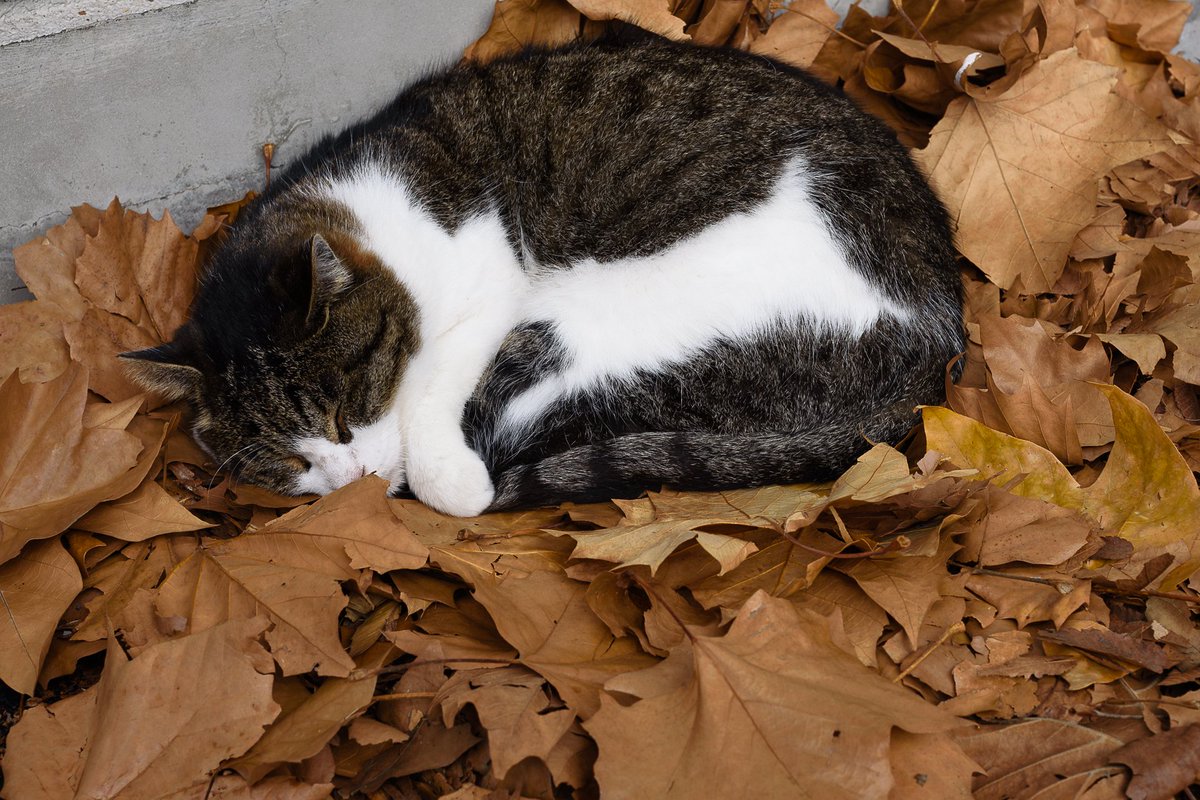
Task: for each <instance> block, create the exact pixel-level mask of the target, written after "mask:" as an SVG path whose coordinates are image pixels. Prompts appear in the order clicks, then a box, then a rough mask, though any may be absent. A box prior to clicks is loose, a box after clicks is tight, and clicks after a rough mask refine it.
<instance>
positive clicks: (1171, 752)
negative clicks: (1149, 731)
mask: <svg viewBox="0 0 1200 800" xmlns="http://www.w3.org/2000/svg"><path fill="white" fill-rule="evenodd" d="M1109 758H1110V760H1114V762H1117V763H1118V764H1128V765H1129V769H1130V770H1133V780H1132V781H1130V782H1129V788H1128V789H1127V793H1128V796H1129V798H1130V800H1159V799H1164V800H1165V799H1166V798H1174V796H1175V795H1176V794H1177V793H1180V792H1182V790H1183V789H1186V788H1187V787H1188V786H1189V784H1192V783H1195V782H1196V781H1198V780H1200V724H1195V723H1193V724H1189V726H1184V727H1182V728H1172V729H1170V730H1166V732H1165V733H1160V734H1158V735H1157V736H1147V738H1146V739H1139V740H1138V741H1130V742H1129V744H1128V745H1126V746H1124V747H1122V748H1121V750H1118V751H1116V752H1115V753H1112V754H1111V756H1110V757H1109Z"/></svg>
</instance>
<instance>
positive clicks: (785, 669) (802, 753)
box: [584, 592, 953, 798]
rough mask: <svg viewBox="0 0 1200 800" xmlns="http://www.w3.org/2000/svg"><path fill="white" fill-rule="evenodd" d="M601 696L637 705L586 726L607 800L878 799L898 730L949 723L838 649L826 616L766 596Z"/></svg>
mask: <svg viewBox="0 0 1200 800" xmlns="http://www.w3.org/2000/svg"><path fill="white" fill-rule="evenodd" d="M606 688H607V689H608V690H609V691H610V692H619V693H621V694H625V695H632V696H634V697H638V698H641V699H640V700H638V701H637V702H635V703H634V704H633V705H631V706H628V707H626V706H623V705H621V704H620V703H618V702H616V701H615V700H613V699H612V698H611V697H605V698H604V699H603V700H602V705H601V709H600V711H599V712H598V713H597V714H596V715H595V716H593V717H592V718H591V720H589V721H588V722H586V723H585V726H584V727H585V728H586V729H587V730H588V732H589V733H590V734H591V735H592V736H593V737H595V739H596V742H597V744H598V745H599V748H600V758H599V761H597V763H596V778H597V780H598V781H599V783H600V789H601V791H602V792H603V793H604V795H605V796H606V797H663V798H667V797H688V798H690V797H697V796H712V797H741V796H752V797H762V798H768V797H779V798H793V797H821V798H840V797H845V798H859V797H883V796H886V794H887V792H888V790H889V789H890V788H891V785H892V776H891V774H890V771H889V768H888V764H887V751H888V743H889V740H890V736H891V731H892V729H893V728H897V727H898V728H902V729H904V730H907V731H909V732H912V733H934V732H938V731H943V730H946V729H947V728H949V727H950V726H951V725H952V724H953V723H952V721H951V720H950V719H949V718H948V717H944V716H943V715H942V714H941V713H940V712H937V711H935V710H934V709H932V708H930V707H929V706H927V705H926V704H924V703H923V702H921V701H920V700H919V699H917V698H916V697H915V696H913V695H910V694H908V693H907V692H906V691H905V690H903V689H901V688H899V687H897V686H895V685H893V684H890V683H888V682H887V681H886V680H884V679H882V678H880V677H879V676H878V675H877V674H874V673H872V672H871V671H869V670H867V669H866V668H865V667H863V666H862V665H861V664H859V663H858V661H857V660H855V659H854V657H853V656H850V655H848V654H847V653H845V652H843V651H842V650H840V649H839V648H838V647H837V646H836V645H834V644H833V641H832V639H831V638H830V633H829V630H828V626H827V623H826V622H825V620H824V619H823V618H821V617H820V616H818V615H816V614H812V613H801V612H798V611H796V610H795V609H794V608H793V607H792V606H791V605H790V604H788V603H786V602H785V601H782V600H775V599H772V598H770V597H769V596H767V595H766V594H765V593H762V592H759V593H757V594H755V595H754V596H753V597H751V598H750V600H749V601H748V602H747V604H746V607H745V608H743V609H742V613H741V614H739V615H738V618H737V619H736V620H735V621H734V624H733V627H731V628H730V630H729V633H728V634H726V635H725V636H724V637H718V638H710V637H703V636H700V637H694V639H693V641H692V644H691V646H688V647H683V648H680V649H679V650H678V651H676V652H675V653H673V654H672V656H671V657H670V658H669V659H668V660H667V661H665V662H663V664H661V665H660V666H657V667H653V668H651V669H649V670H645V671H643V672H638V673H633V674H631V675H626V676H623V677H621V678H616V679H614V680H612V681H610V682H609V684H608V686H607V687H606ZM835 765H836V767H835Z"/></svg>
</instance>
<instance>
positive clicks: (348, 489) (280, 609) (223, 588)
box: [155, 476, 427, 677]
mask: <svg viewBox="0 0 1200 800" xmlns="http://www.w3.org/2000/svg"><path fill="white" fill-rule="evenodd" d="M386 495H387V482H386V481H384V480H383V479H382V478H378V477H375V476H367V477H366V478H363V479H361V480H359V481H356V482H354V483H352V484H349V485H348V486H345V487H342V488H341V489H339V490H338V491H336V492H333V493H332V494H329V495H326V496H325V497H323V498H321V499H320V500H319V501H317V502H316V503H314V504H312V505H311V506H303V507H300V508H297V509H294V510H293V511H291V512H289V513H288V514H286V515H284V516H282V517H280V518H278V519H276V520H274V521H273V522H271V523H270V524H269V525H267V526H265V527H264V528H262V529H260V530H257V531H252V532H247V533H245V534H243V535H242V536H239V537H238V538H236V539H230V540H227V541H222V540H212V541H207V542H205V543H204V545H203V546H202V547H200V548H198V549H197V550H196V551H195V552H194V553H193V554H192V555H191V556H189V557H188V558H187V559H186V560H185V561H184V562H183V563H181V564H180V565H179V566H177V567H175V568H174V569H173V570H172V572H171V574H170V575H169V576H168V577H167V579H166V580H165V581H164V582H163V584H162V586H161V587H159V589H158V591H157V598H156V600H155V608H156V611H157V613H158V615H159V616H160V617H176V618H179V619H180V620H185V621H186V622H185V627H184V630H185V631H186V632H189V633H195V632H197V631H200V630H205V629H207V628H209V627H211V626H213V625H218V624H221V623H224V622H226V621H227V620H231V619H245V618H252V617H255V616H258V615H260V614H261V615H265V616H266V617H267V618H268V619H270V620H271V621H272V622H273V623H274V626H273V627H272V629H271V630H270V631H269V632H268V633H267V634H266V639H267V643H268V644H269V645H270V648H271V655H272V656H273V657H274V658H275V660H276V661H277V662H278V663H279V665H280V667H281V668H282V669H283V672H284V674H285V675H295V674H299V673H303V672H308V671H309V670H314V669H315V670H316V671H317V673H318V674H321V675H332V676H338V677H345V676H347V675H349V674H350V671H351V670H353V669H354V661H353V659H351V658H350V656H349V654H347V652H346V650H345V648H344V647H343V645H342V643H341V640H340V639H339V638H338V627H337V623H338V615H339V614H340V613H341V610H342V609H343V608H344V607H345V606H346V603H347V599H346V596H345V594H343V592H342V590H341V586H340V583H341V582H342V581H353V580H356V579H357V578H358V577H359V575H360V573H359V570H360V569H363V568H366V567H375V568H376V569H379V570H381V571H383V570H387V569H398V568H405V567H407V568H416V567H420V566H424V564H425V560H426V552H427V551H426V549H425V547H424V545H422V544H420V543H419V542H417V541H416V540H415V538H414V537H413V536H412V534H411V533H409V532H408V531H407V530H406V529H405V528H404V526H403V525H401V524H400V522H399V520H397V519H396V518H395V517H394V516H393V515H392V513H391V510H390V508H389V506H388V502H389V501H388V500H387V496H386Z"/></svg>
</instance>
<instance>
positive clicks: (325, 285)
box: [306, 233, 354, 333]
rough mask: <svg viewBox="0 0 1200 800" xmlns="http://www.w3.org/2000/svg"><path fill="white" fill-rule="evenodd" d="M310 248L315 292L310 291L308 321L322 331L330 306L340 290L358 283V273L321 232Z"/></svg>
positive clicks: (312, 326) (313, 290)
mask: <svg viewBox="0 0 1200 800" xmlns="http://www.w3.org/2000/svg"><path fill="white" fill-rule="evenodd" d="M309 250H310V254H311V264H312V273H311V274H312V284H311V286H312V292H311V294H310V295H309V300H308V314H307V315H306V322H307V327H308V329H309V330H312V331H314V332H316V333H320V332H321V331H322V330H324V328H325V324H326V323H327V322H329V306H330V305H332V304H333V301H334V299H335V298H336V297H337V296H338V295H339V294H341V293H342V292H344V291H346V290H347V289H349V288H350V285H351V284H352V283H354V273H353V272H351V271H350V268H349V267H347V266H346V265H345V264H344V263H342V260H341V259H340V258H338V256H337V253H335V252H333V248H332V247H330V246H329V242H327V241H325V237H324V236H322V235H321V234H319V233H318V234H316V235H315V236H313V237H312V242H311V243H310V247H309Z"/></svg>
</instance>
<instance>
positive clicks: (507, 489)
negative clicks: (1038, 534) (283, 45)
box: [124, 40, 964, 516]
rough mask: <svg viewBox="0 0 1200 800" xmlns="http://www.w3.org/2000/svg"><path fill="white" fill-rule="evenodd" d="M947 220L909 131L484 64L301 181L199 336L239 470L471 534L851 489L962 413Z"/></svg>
mask: <svg viewBox="0 0 1200 800" xmlns="http://www.w3.org/2000/svg"><path fill="white" fill-rule="evenodd" d="M963 349H964V339H963V323H962V287H961V282H960V278H959V275H958V271H957V266H956V259H955V252H954V248H953V242H952V234H951V228H950V224H949V221H948V218H947V215H946V212H945V210H944V208H943V206H942V204H941V203H940V202H939V200H938V199H937V197H936V196H935V195H934V193H933V191H932V190H931V189H930V188H929V186H928V184H927V183H926V181H925V180H924V178H923V177H922V175H921V173H920V172H919V170H918V169H917V167H916V166H915V165H914V163H913V161H912V159H911V158H910V156H909V154H908V152H907V151H906V150H905V148H903V147H902V146H901V145H900V144H899V143H898V142H897V140H896V138H895V136H894V135H893V134H892V133H891V132H890V131H889V130H888V129H887V127H886V126H885V125H884V124H883V123H881V122H880V121H878V120H877V119H875V118H873V117H870V116H868V115H867V114H865V113H863V112H862V111H861V110H859V109H858V107H857V106H856V105H855V104H854V103H853V102H852V101H850V100H849V99H847V98H846V97H845V96H844V95H843V94H842V93H841V92H840V91H838V90H837V89H835V88H832V87H830V86H828V85H826V84H824V83H822V82H820V81H818V80H817V79H815V78H813V77H811V76H810V75H808V74H807V73H806V72H804V71H803V70H800V69H796V68H793V67H790V66H786V65H784V64H782V63H780V62H778V61H774V60H771V59H768V58H765V57H762V56H757V55H750V54H747V53H745V52H741V51H737V50H733V49H724V48H701V47H696V46H691V45H687V44H678V43H672V42H667V41H664V40H652V41H642V42H636V43H632V44H629V43H625V44H602V43H601V44H592V45H588V46H583V45H577V44H576V45H568V46H564V47H560V48H554V49H544V50H528V51H525V52H522V53H519V54H516V55H512V56H509V57H504V58H501V59H499V60H496V61H494V62H492V63H489V64H483V65H481V64H474V63H461V64H458V65H456V66H453V67H450V68H448V69H445V70H443V71H440V72H437V73H434V74H430V75H428V76H427V77H425V78H423V79H421V80H419V81H417V82H416V83H415V84H413V85H412V86H410V87H409V88H407V89H405V90H404V91H402V92H401V93H400V94H399V96H398V97H396V98H395V100H393V101H392V102H391V103H390V104H389V105H387V106H386V107H385V108H383V109H382V110H381V111H380V112H379V113H378V114H376V115H375V116H373V117H371V118H370V119H367V120H365V121H363V122H360V123H358V124H356V125H354V126H353V127H351V128H349V129H347V130H345V131H343V132H341V133H340V134H338V135H335V136H332V137H329V138H327V139H325V140H324V141H322V142H321V143H319V144H318V145H317V146H316V147H314V148H313V149H312V151H311V152H309V153H307V154H306V155H305V156H304V157H303V158H300V159H299V160H298V161H297V162H296V163H294V164H292V165H291V166H290V167H289V168H288V169H287V170H286V172H285V173H284V174H283V175H282V177H281V178H280V179H278V180H277V181H276V182H275V183H274V184H273V185H272V186H271V187H270V189H269V190H268V191H267V192H266V193H265V194H264V195H263V196H262V197H261V198H259V199H257V200H256V201H255V202H254V203H253V204H252V205H251V206H249V207H248V208H247V209H245V210H244V211H243V218H242V219H240V220H239V222H238V224H237V225H236V226H235V227H234V228H233V229H232V231H231V232H230V234H229V236H228V238H227V240H226V241H225V242H224V243H223V244H222V246H221V247H220V248H219V249H218V252H216V253H215V254H214V256H213V258H212V261H211V264H210V266H209V267H208V269H207V272H206V273H205V275H204V277H203V279H202V280H201V283H200V285H199V287H198V290H197V295H196V299H195V301H194V303H193V306H192V308H191V311H190V315H189V320H188V321H187V322H186V323H185V324H184V325H183V326H182V327H181V328H180V329H179V331H178V332H177V333H176V335H175V336H174V338H173V339H172V341H170V342H169V343H167V344H165V345H162V346H159V347H155V348H151V349H148V350H143V351H139V352H135V353H126V354H124V357H125V359H126V360H127V362H128V365H129V369H130V371H131V372H132V374H133V375H134V376H135V377H136V378H137V379H138V380H139V381H140V382H141V383H142V384H143V385H145V386H146V387H148V388H150V389H153V390H156V391H158V392H160V393H162V394H164V395H166V396H168V397H172V398H186V399H187V400H188V401H189V403H190V404H191V406H192V409H193V412H194V422H193V433H194V436H195V439H196V441H197V442H198V443H199V444H201V446H203V447H204V448H205V449H206V450H207V451H208V452H209V453H210V455H212V456H213V458H214V459H216V460H217V461H218V462H219V463H221V464H222V466H230V467H231V468H232V469H235V470H236V472H237V473H238V474H239V475H240V476H241V477H242V478H243V479H245V480H248V481H250V482H253V483H257V484H261V485H263V486H265V487H267V488H270V489H273V490H276V491H279V492H283V493H289V494H300V493H318V494H323V493H327V492H330V491H332V490H334V489H337V488H338V487H340V486H342V485H344V484H346V483H348V482H350V481H353V480H355V479H357V478H359V477H360V476H362V475H365V474H368V473H376V474H378V475H380V476H382V477H383V478H385V479H386V480H387V481H388V482H389V484H390V486H391V488H392V489H393V490H394V491H397V492H399V491H404V490H407V491H410V492H411V493H412V494H414V495H415V496H416V497H417V498H418V499H419V500H421V501H422V502H424V503H426V504H427V505H429V506H431V507H433V508H435V509H437V510H439V511H442V512H445V513H448V514H453V515H457V516H472V515H475V514H479V513H481V512H483V511H485V510H499V509H510V508H519V507H529V506H537V505H545V504H557V503H561V502H563V501H567V500H572V501H591V500H598V499H607V498H610V497H622V496H624V497H631V496H636V495H637V494H639V493H640V492H642V491H643V490H646V489H658V488H659V487H661V486H662V485H664V484H665V485H669V486H672V487H675V488H678V489H697V490H701V489H703V490H720V489H725V488H733V487H743V486H755V485H762V484H768V483H785V482H796V481H801V480H814V479H822V478H828V477H830V476H832V475H835V474H836V473H838V472H839V471H840V470H843V469H844V468H846V467H847V466H848V465H849V464H851V463H853V461H854V459H855V458H856V457H857V456H858V455H860V454H861V453H862V452H863V451H864V450H866V449H867V448H868V447H869V446H870V445H871V443H872V442H878V441H888V442H895V441H896V440H898V439H899V438H902V437H903V436H904V435H906V433H907V432H908V431H909V430H910V429H911V427H912V425H913V423H914V421H915V411H914V409H915V406H917V405H919V404H936V403H939V402H943V401H944V391H945V388H944V379H945V369H946V365H947V363H948V362H950V361H952V360H953V359H954V358H955V357H956V356H957V355H958V354H959V353H960V352H961V351H962V350H963Z"/></svg>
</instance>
